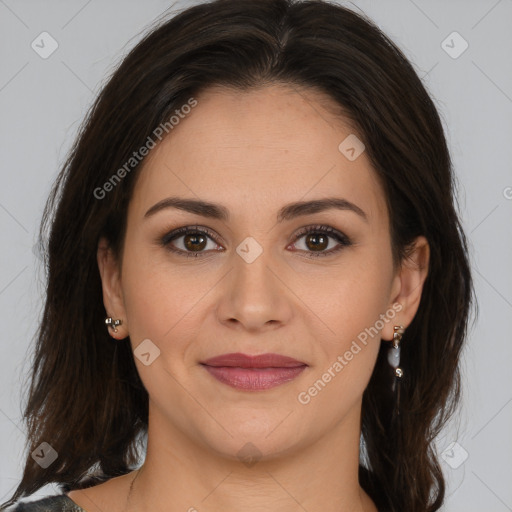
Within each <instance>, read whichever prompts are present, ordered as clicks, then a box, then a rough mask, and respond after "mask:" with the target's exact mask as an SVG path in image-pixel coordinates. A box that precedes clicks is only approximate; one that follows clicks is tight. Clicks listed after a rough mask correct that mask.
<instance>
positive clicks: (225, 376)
mask: <svg viewBox="0 0 512 512" xmlns="http://www.w3.org/2000/svg"><path fill="white" fill-rule="evenodd" d="M201 364H202V365H203V367H204V368H205V369H206V370H207V371H208V373H209V374H210V375H211V376H212V377H214V378H215V379H217V380H218V381H220V382H222V383H224V384H227V385H228V386H231V387H232V388H236V389H238V390H241V391H263V390H267V389H271V388H274V387H276V386H280V385H281V384H284V383H285V382H289V381H291V380H293V379H295V378H296V377H298V376H299V375H300V374H301V373H302V372H303V371H304V370H305V369H306V368H307V367H308V365H307V364H306V363H303V362H302V361H297V359H293V358H292V357H287V356H282V355H279V354H261V355H259V356H250V355H247V354H241V353H239V352H238V353H232V354H223V355H221V356H217V357H212V358H210V359H207V360H206V361H203V362H202V363H201Z"/></svg>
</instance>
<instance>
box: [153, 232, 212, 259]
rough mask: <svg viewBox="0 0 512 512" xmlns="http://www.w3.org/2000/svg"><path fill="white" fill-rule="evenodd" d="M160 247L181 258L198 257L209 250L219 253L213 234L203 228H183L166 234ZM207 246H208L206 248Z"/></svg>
mask: <svg viewBox="0 0 512 512" xmlns="http://www.w3.org/2000/svg"><path fill="white" fill-rule="evenodd" d="M161 244H162V246H164V247H166V248H167V249H169V250H170V251H172V252H176V253H178V254H180V255H183V256H192V257H194V256H195V257H198V256H203V255H206V254H207V253H209V252H210V251H211V250H213V251H219V250H221V249H219V247H221V246H219V245H218V244H217V243H216V241H215V235H214V233H213V232H210V231H209V230H206V229H205V228H202V229H199V228H192V227H183V228H179V229H176V230H174V231H172V232H171V233H168V234H167V235H165V236H164V237H163V238H162V239H161ZM208 244H210V246H209V247H208Z"/></svg>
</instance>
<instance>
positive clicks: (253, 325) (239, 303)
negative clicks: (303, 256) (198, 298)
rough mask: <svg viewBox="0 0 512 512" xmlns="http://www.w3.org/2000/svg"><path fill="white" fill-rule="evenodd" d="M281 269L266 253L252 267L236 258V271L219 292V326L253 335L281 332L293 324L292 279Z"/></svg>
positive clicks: (229, 275) (224, 281)
mask: <svg viewBox="0 0 512 512" xmlns="http://www.w3.org/2000/svg"><path fill="white" fill-rule="evenodd" d="M280 268H281V267H280V265H277V264H276V262H275V260H272V258H271V257H270V255H268V254H267V253H266V252H265V251H263V253H262V254H261V255H260V256H259V257H258V258H257V259H256V260H254V261H252V262H251V263H248V262H247V261H245V260H244V259H243V258H242V257H240V256H239V255H238V254H235V255H234V256H233V268H232V270H231V271H230V272H229V273H228V275H227V276H226V277H225V279H224V280H223V283H222V286H221V288H220V290H219V291H220V297H219V304H218V306H217V308H216V311H217V315H218V320H219V322H221V323H223V324H225V325H227V326H228V327H230V328H236V329H239V330H245V331H250V332H257V331H262V330H272V329H278V328H280V327H282V326H283V325H286V324H287V323H289V321H290V319H291V318H292V316H293V303H292V297H293V293H292V292H291V291H290V283H287V282H286V281H287V280H289V277H288V278H287V277H286V276H284V275H283V271H282V269H281V270H279V269H280ZM287 276H289V272H287Z"/></svg>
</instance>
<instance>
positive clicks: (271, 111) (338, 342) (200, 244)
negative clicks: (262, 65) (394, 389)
mask: <svg viewBox="0 0 512 512" xmlns="http://www.w3.org/2000/svg"><path fill="white" fill-rule="evenodd" d="M318 99H319V98H318V97H317V96H315V95H314V93H313V92H312V91H304V90H302V91H300V92H296V91H295V90H294V89H291V88H287V87H283V86H272V87H267V88H262V89H259V90H253V91H251V92H233V91H229V90H227V89H220V88H216V89H210V90H208V91H207V92H206V93H205V94H203V95H201V96H200V97H197V98H196V100H197V105H196V106H195V107H194V108H193V109H191V112H190V113H189V114H188V115H187V116H183V118H180V121H179V123H178V124H177V125H175V126H174V128H173V129H172V132H171V133H170V136H168V137H167V138H166V139H164V140H163V142H162V143H161V144H160V145H159V146H157V147H156V148H155V149H153V150H151V152H150V154H149V155H148V157H147V159H146V161H145V165H144V168H143V170H142V171H141V174H140V176H139V180H138V181H137V184H136V187H135V190H134V195H133V198H132V201H131V203H130V206H129V211H128V221H127V232H126V238H125V245H124V253H123V260H122V268H121V271H122V272H121V274H120V275H116V270H115V267H114V266H111V267H108V266H106V267H104V270H103V274H102V278H103V283H104V291H105V293H104V298H105V303H106V307H107V311H108V312H109V314H110V315H112V316H114V317H116V318H122V319H123V326H122V329H124V331H123V330H122V329H121V333H124V335H129V336H130V342H131V344H132V348H133V349H134V351H135V356H134V357H135V363H136V365H137V368H138V371H139V374H140V377H141V379H142V381H143V383H144V385H145V387H146V389H147V391H148V393H149V396H150V432H151V429H153V431H154V432H160V434H161V435H164V436H167V435H169V436H174V435H176V434H180V435H181V437H182V439H187V440H189V441H191V442H193V443H194V444H195V445H196V446H202V447H204V448H207V449H208V450H213V451H214V452H215V453H217V454H222V455H223V456H225V457H233V458H235V457H239V456H240V455H237V454H239V451H240V450H241V449H242V448H243V447H244V446H246V449H248V448H247V447H248V446H251V447H253V448H252V449H254V450H255V452H256V453H258V454H259V456H266V455H268V457H271V456H272V454H277V453H278V452H280V453H286V452H291V451H293V450H295V449H298V448H299V447H305V446H306V445H309V444H313V443H314V442H315V441H316V440H319V439H320V438H322V437H323V436H325V435H326V434H327V435H336V434H341V432H342V431H343V429H348V428H350V429H353V430H354V432H355V431H356V430H357V428H358V427H359V415H360V406H361V397H362V393H363V391H364V389H365V387H366V385H367V383H368V381H369V379H370V375H371V373H372V371H373V367H374V364H375V361H376V357H377V353H378V348H379V345H380V341H381V340H380V339H381V336H382V337H383V338H385V339H388V340H389V339H391V337H392V331H393V325H397V324H400V323H402V324H404V325H407V323H408V322H409V321H410V320H411V319H412V316H413V315H414V312H415V309H414V304H413V303H414V301H415V300H416V299H414V300H412V299H410V297H402V296H401V293H403V292H404V275H402V276H401V275H400V274H399V272H400V270H397V271H396V272H395V271H394V268H393V262H392V256H391V245H390V235H389V227H388V213H387V209H386V204H385V198H384V195H383V191H382V190H381V187H380V185H379V183H378V181H377V179H376V176H375V174H374V171H373V170H372V169H371V167H370V164H369V160H368V158H367V156H366V154H365V152H364V151H363V152H362V153H361V154H360V155H359V156H358V153H359V152H360V151H361V150H362V148H361V147H360V146H358V145H357V140H356V139H354V138H353V137H354V135H353V134H352V132H351V130H350V129H349V128H348V127H346V126H345V125H344V124H342V122H341V121H340V120H339V119H337V118H335V117H333V115H332V114H330V113H329V111H327V110H325V109H324V108H323V107H322V106H321V104H320V103H319V102H318ZM347 137H350V138H349V139H347V141H345V139H346V138H347ZM343 141H345V142H344V143H343ZM341 143H343V144H341ZM340 144H341V149H340ZM350 148H354V151H352V150H351V149H350ZM171 197H172V198H179V199H180V200H191V201H197V202H207V203H212V204H215V205H216V207H215V208H213V207H210V208H206V207H202V208H199V207H197V206H196V207H195V210H194V211H188V210H187V209H181V208H176V207H172V206H167V207H161V208H156V209H153V208H154V207H155V205H157V204H158V203H160V202H161V201H164V200H166V199H167V198H171ZM326 198H330V199H336V200H337V201H338V204H339V205H340V206H339V207H325V206H324V207H319V208H315V207H310V208H307V207H306V208H303V207H299V206H295V207H290V205H293V204H297V203H298V204H299V205H301V204H305V203H308V202H311V201H321V200H325V199H326ZM343 205H345V206H343ZM285 208H286V213H285V215H281V216H280V213H281V212H282V210H283V209H285ZM152 209H153V210H152ZM151 211H152V213H151ZM217 211H220V212H224V213H225V218H223V219H220V218H217V217H216V216H214V215H213V213H217ZM148 212H149V213H148ZM185 227H188V228H190V230H191V231H193V232H192V233H191V234H190V233H189V234H183V233H177V234H176V236H175V237H173V236H169V233H171V232H173V231H174V230H177V229H178V228H185ZM308 227H311V229H312V232H311V233H310V234H308V233H305V234H304V233H303V230H304V228H308ZM325 228H327V229H329V230H332V232H331V233H325V232H322V230H323V229H325ZM194 230H195V231H194ZM198 230H199V231H200V232H199V233H198V232H197V231H198ZM203 231H205V232H206V233H203ZM164 242H165V243H164ZM100 267H101V264H100ZM105 269H106V270H105ZM108 269H110V270H108ZM106 272H112V274H110V275H111V278H112V279H111V278H108V279H106V276H107V274H106ZM405 277H406V278H407V276H405ZM111 283H115V284H112V285H111ZM414 283H415V281H414V279H412V280H410V286H409V291H408V292H410V290H412V288H414ZM416 288H417V287H416ZM413 295H414V294H413ZM397 301H398V303H397ZM408 301H409V302H411V304H409V303H408ZM416 302H417V300H416ZM393 304H394V305H395V306H394V307H393ZM401 308H402V309H401ZM400 309H401V311H399V310H400ZM376 332H377V334H375V333H376ZM148 340H149V341H148ZM142 342H144V344H143V345H141V346H140V347H139V348H137V347H138V346H139V345H140V344H141V343H142ZM119 343H122V342H119ZM357 347H359V350H358V348H357ZM227 353H244V354H249V355H258V354H265V353H277V354H280V355H284V356H288V357H291V358H294V359H296V360H298V361H299V362H302V363H305V365H307V366H305V368H303V369H302V371H300V372H298V373H297V374H296V376H295V378H293V379H291V380H287V381H284V382H282V383H281V384H280V385H275V386H273V387H268V388H266V389H241V388H237V387H233V386H232V385H230V384H228V383H226V382H223V381H221V380H218V379H217V378H216V377H214V376H213V375H212V373H210V371H208V369H207V368H206V367H205V366H204V365H203V364H201V363H202V362H204V361H205V360H207V359H209V358H212V357H214V356H219V355H221V354H227ZM142 354H144V355H142ZM350 354H352V355H350ZM342 361H343V362H342ZM236 371H238V372H240V370H233V369H231V370H229V369H228V370H226V371H225V374H229V375H233V374H234V372H236ZM250 371H251V370H245V372H243V373H244V374H248V372H250ZM252 371H253V375H254V372H255V370H252ZM264 371H267V372H269V370H259V375H264V374H263V372H264ZM288 371H290V370H281V372H282V373H283V374H286V373H285V372H288ZM274 372H276V370H274ZM270 374H271V371H270V373H267V375H270ZM286 375H288V374H286ZM329 377H330V378H329ZM241 378H242V379H244V378H248V379H249V385H250V382H252V381H251V380H250V376H249V377H247V375H245V377H244V376H242V377H241ZM319 381H320V382H319ZM244 382H247V381H246V380H244ZM315 390H316V391H315ZM164 432H165V434H164ZM154 435H157V434H154ZM354 435H355V434H354ZM358 436H359V434H357V439H358V438H359V437H358ZM248 442H250V443H252V445H246V443H248ZM254 447H255V448H254ZM240 453H242V452H240Z"/></svg>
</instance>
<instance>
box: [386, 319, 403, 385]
mask: <svg viewBox="0 0 512 512" xmlns="http://www.w3.org/2000/svg"><path fill="white" fill-rule="evenodd" d="M393 330H394V332H393V346H392V347H391V348H390V349H389V352H388V362H389V364H390V365H391V366H392V367H393V368H394V369H395V376H396V377H398V378H399V379H400V378H402V376H403V374H404V372H403V370H402V368H400V367H399V365H400V341H401V340H402V336H403V334H404V332H405V329H404V326H403V325H395V326H394V328H393Z"/></svg>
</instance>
